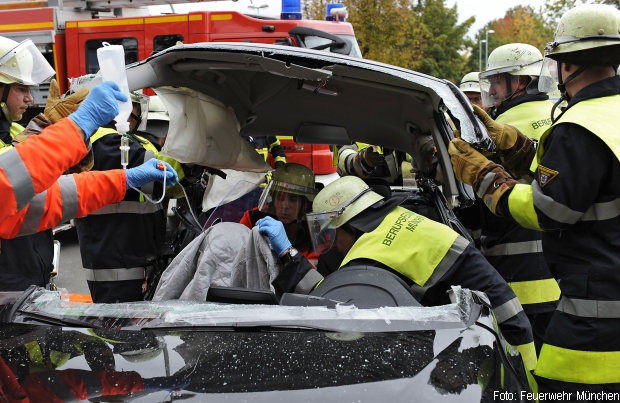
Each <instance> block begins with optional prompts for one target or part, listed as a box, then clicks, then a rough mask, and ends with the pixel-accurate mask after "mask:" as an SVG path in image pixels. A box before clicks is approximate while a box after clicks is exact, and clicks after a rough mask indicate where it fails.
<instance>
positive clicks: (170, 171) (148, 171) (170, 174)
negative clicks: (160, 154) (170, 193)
mask: <svg viewBox="0 0 620 403" xmlns="http://www.w3.org/2000/svg"><path fill="white" fill-rule="evenodd" d="M159 164H165V165H166V186H174V185H175V184H176V183H177V182H178V181H179V176H178V175H177V173H176V171H175V170H174V168H172V167H171V166H170V164H168V163H167V162H164V161H160V160H158V159H156V158H151V159H150V160H148V161H146V162H145V163H144V164H142V165H140V166H137V167H135V168H130V169H128V170H127V189H129V187H130V185H131V186H133V187H135V188H140V187H142V186H144V185H146V184H147V183H151V182H153V181H158V182H163V180H164V171H163V169H160V168H159V167H158V165H159Z"/></svg>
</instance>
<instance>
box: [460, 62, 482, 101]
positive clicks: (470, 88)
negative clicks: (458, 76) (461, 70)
mask: <svg viewBox="0 0 620 403" xmlns="http://www.w3.org/2000/svg"><path fill="white" fill-rule="evenodd" d="M478 74H480V73H479V72H477V71H472V72H471V73H467V74H465V76H464V77H463V79H462V80H461V84H460V85H459V88H460V89H461V91H463V93H464V94H465V96H466V97H467V99H469V102H471V104H472V105H477V106H479V107H480V108H482V95H481V94H480V80H479V79H478Z"/></svg>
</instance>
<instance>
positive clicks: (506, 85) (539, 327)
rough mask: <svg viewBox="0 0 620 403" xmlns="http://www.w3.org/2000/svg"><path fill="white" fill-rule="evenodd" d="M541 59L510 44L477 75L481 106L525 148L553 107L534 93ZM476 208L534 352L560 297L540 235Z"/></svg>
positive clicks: (487, 252)
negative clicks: (525, 323) (517, 136)
mask: <svg viewBox="0 0 620 403" xmlns="http://www.w3.org/2000/svg"><path fill="white" fill-rule="evenodd" d="M542 60H543V57H542V54H541V53H540V51H539V50H538V49H537V48H535V47H534V46H532V45H528V44H524V43H511V44H507V45H503V46H500V47H498V48H497V49H495V50H493V52H491V54H490V55H489V63H488V66H487V70H486V71H484V72H482V73H480V87H481V90H482V103H483V105H484V107H485V108H487V109H488V111H489V114H490V115H491V116H492V117H493V118H494V119H495V121H496V122H498V123H505V124H509V125H511V126H513V127H515V128H517V129H518V130H519V131H521V133H523V134H524V135H525V136H526V137H522V138H521V140H522V141H528V143H529V142H530V140H527V138H529V139H534V140H538V139H539V138H540V136H541V135H542V134H543V133H544V132H545V130H546V129H547V128H549V126H550V125H551V110H552V108H553V103H552V102H551V101H549V96H548V95H547V94H546V93H544V92H540V91H539V90H538V77H539V75H540V69H541V67H542ZM517 147H518V146H517ZM521 147H523V145H521ZM489 159H491V160H492V161H494V162H496V163H498V164H503V165H504V168H505V169H507V170H508V171H509V172H512V171H513V170H514V161H516V160H517V159H518V158H517V159H515V157H514V156H512V155H508V154H506V153H503V152H502V151H500V152H499V153H498V155H495V156H491V157H489ZM478 204H479V206H478V209H479V211H480V214H479V216H478V217H479V224H480V229H481V232H480V251H481V252H482V254H483V255H484V256H485V257H486V258H487V260H488V261H489V263H491V264H492V265H493V267H495V269H496V270H497V271H498V272H499V273H500V274H501V275H502V277H504V279H505V280H506V281H507V282H508V284H509V285H510V286H511V287H512V289H513V290H514V292H515V294H516V295H517V297H518V298H519V301H521V305H523V310H524V311H525V313H526V314H527V316H528V319H529V320H530V322H531V323H532V330H533V332H534V342H535V344H536V349H537V351H540V348H541V347H542V343H543V337H544V335H545V332H546V330H547V326H548V324H549V321H550V320H551V316H552V315H553V312H554V311H555V309H556V306H557V302H558V299H559V297H560V288H559V286H558V284H557V282H556V281H555V279H553V276H552V274H551V272H550V271H549V268H548V267H547V264H546V263H545V259H544V256H543V250H542V247H541V239H542V234H541V233H540V232H538V231H534V230H531V229H526V228H523V227H521V226H520V225H518V224H516V223H514V222H512V221H509V220H505V219H503V218H501V217H497V216H496V215H494V214H493V213H491V212H490V211H489V209H487V208H486V207H485V206H484V205H482V204H481V203H478Z"/></svg>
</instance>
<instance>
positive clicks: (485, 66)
mask: <svg viewBox="0 0 620 403" xmlns="http://www.w3.org/2000/svg"><path fill="white" fill-rule="evenodd" d="M494 33H495V31H493V30H492V29H489V30H488V31H487V33H486V38H485V39H486V41H485V42H486V45H485V48H486V49H485V51H484V69H485V70H486V69H487V64H488V63H489V34H494ZM480 71H482V70H480Z"/></svg>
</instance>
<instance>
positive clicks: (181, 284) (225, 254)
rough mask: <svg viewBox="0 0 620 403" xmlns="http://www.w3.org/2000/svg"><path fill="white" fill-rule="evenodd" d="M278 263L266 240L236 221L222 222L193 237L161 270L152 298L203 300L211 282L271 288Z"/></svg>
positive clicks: (254, 287)
mask: <svg viewBox="0 0 620 403" xmlns="http://www.w3.org/2000/svg"><path fill="white" fill-rule="evenodd" d="M280 268H281V264H280V263H279V261H278V260H277V259H276V257H275V254H274V253H273V251H272V250H271V247H270V245H269V242H268V241H267V239H266V238H265V237H264V236H263V235H261V234H259V232H258V227H254V228H253V229H252V230H250V229H249V228H247V227H246V226H244V225H242V224H238V223H231V222H223V223H219V224H217V225H214V226H212V227H210V228H209V229H207V230H206V231H205V232H203V233H202V234H200V235H199V236H198V237H197V238H196V239H194V240H193V241H192V242H191V243H190V244H189V245H187V247H185V249H183V250H182V251H181V253H179V255H178V256H177V257H176V258H175V259H174V260H173V261H172V263H170V265H169V266H168V268H167V269H166V271H164V273H163V275H162V277H161V280H160V281H159V285H158V286H157V290H156V291H155V296H154V297H153V301H163V300H171V299H183V300H193V301H206V297H207V292H208V291H209V287H210V286H211V285H219V286H226V287H243V288H251V289H260V290H270V289H271V290H272V291H273V288H272V286H271V281H272V280H273V279H275V277H276V276H277V275H278V273H279V270H280Z"/></svg>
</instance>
